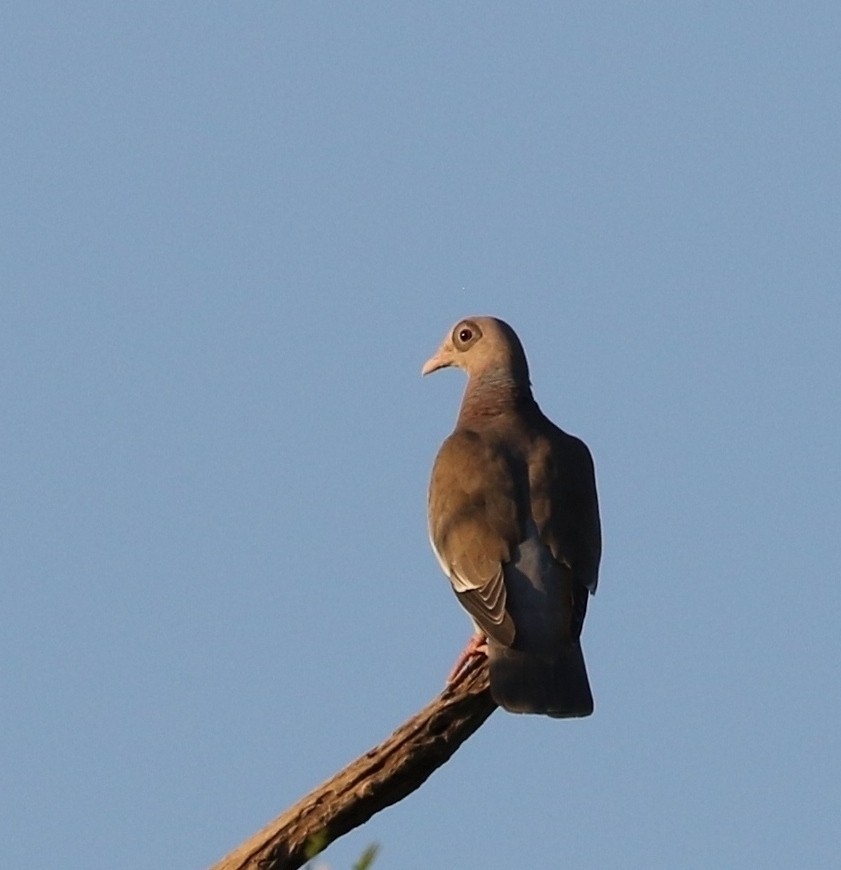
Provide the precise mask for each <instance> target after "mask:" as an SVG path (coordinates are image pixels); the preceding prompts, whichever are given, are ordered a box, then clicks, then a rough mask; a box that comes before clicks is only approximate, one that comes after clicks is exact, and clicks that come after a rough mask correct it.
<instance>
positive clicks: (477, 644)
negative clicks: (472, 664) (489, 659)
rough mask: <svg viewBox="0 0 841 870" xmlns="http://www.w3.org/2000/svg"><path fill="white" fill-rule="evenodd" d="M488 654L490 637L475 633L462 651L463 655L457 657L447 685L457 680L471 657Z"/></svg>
mask: <svg viewBox="0 0 841 870" xmlns="http://www.w3.org/2000/svg"><path fill="white" fill-rule="evenodd" d="M487 654H488V639H487V638H486V637H485V635H483V634H474V635H473V636H472V637H471V638H470V640H469V641H468V643H467V646H466V647H465V648H464V649H463V650H462V651H461V655H460V656H459V657H458V659H456V663H455V664H454V665H453V669H452V670H451V671H450V675H449V676H448V677H447V685H448V686H449V685H450V683H453V682H455V680H456V678H457V677H458V676H459V674H460V673H461V672H462V671H463V670H464V669H465V668H466V667H467V664H468V662H469V661H470V660H471V659H476V658H480V657H481V656H486V655H487Z"/></svg>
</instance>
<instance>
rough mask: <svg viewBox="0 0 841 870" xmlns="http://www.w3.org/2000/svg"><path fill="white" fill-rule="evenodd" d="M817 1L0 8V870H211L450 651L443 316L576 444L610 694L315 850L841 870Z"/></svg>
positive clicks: (596, 631)
mask: <svg viewBox="0 0 841 870" xmlns="http://www.w3.org/2000/svg"><path fill="white" fill-rule="evenodd" d="M839 40H841V7H839V6H838V5H837V4H836V3H829V2H826V3H807V4H805V5H802V4H801V5H795V4H785V3H773V2H772V3H766V4H749V3H735V4H734V3H726V4H725V3H712V4H694V3H693V4H688V3H687V4H674V3H647V4H636V5H633V4H625V3H597V4H593V3H564V4H554V5H553V4H544V3H518V4H479V3H459V4H452V3H426V4H414V3H413V4H408V3H384V2H361V3H355V4H342V3H301V2H288V3H287V2H272V3H219V2H205V3H182V4H175V5H173V4H171V3H141V4H113V3H103V2H87V3H77V4H67V3H50V2H38V0H33V2H28V3H22V2H10V3H7V4H5V5H4V7H3V10H2V11H0V75H1V76H2V87H0V108H2V117H3V119H4V120H3V124H2V125H0V143H1V144H2V154H3V160H2V164H1V165H0V252H1V253H0V402H2V407H3V409H4V413H3V414H2V417H0V444H2V451H0V524H2V534H0V565H2V569H1V570H2V574H3V578H2V583H0V656H2V661H3V663H4V664H3V667H2V668H0V693H2V697H3V699H4V700H3V704H2V705H0V731H2V733H3V740H2V741H0V773H1V775H2V781H3V788H2V790H0V831H2V837H0V865H2V866H7V867H16V866H23V865H24V864H26V863H28V862H30V861H31V858H32V855H33V854H35V855H38V856H40V858H41V859H42V860H43V861H45V862H46V863H48V864H50V863H52V864H56V863H60V864H61V865H62V866H65V867H85V868H99V867H102V868H106V867H113V866H114V864H115V863H116V864H119V865H120V866H121V867H124V868H138V870H139V868H144V870H145V868H148V867H173V868H201V867H205V866H207V865H209V864H211V863H212V862H213V861H215V860H216V859H218V858H219V857H221V855H223V854H224V853H225V852H227V851H228V850H229V849H231V848H232V847H234V846H235V845H236V844H238V843H239V842H240V841H241V840H242V839H244V838H245V837H246V836H248V835H249V834H251V833H252V832H253V831H255V830H256V829H257V828H259V827H260V826H262V825H263V824H264V823H265V822H266V821H268V820H269V819H270V818H272V817H274V816H275V815H277V814H278V813H279V812H281V811H282V810H283V809H285V808H286V807H287V806H288V805H289V804H291V803H292V802H293V801H295V800H296V799H297V798H298V797H300V796H301V795H302V794H303V793H304V792H306V791H307V790H309V789H310V788H312V787H314V786H316V785H317V784H318V783H320V782H321V781H322V780H324V779H325V778H326V777H328V776H329V775H331V774H332V773H333V772H335V771H336V770H338V769H339V768H340V767H342V766H343V765H344V764H345V763H347V762H348V761H350V760H351V759H353V758H354V757H356V756H357V755H358V754H360V753H361V752H363V751H365V750H366V749H368V748H369V747H370V746H372V745H373V744H375V743H377V742H379V741H380V740H381V739H383V738H385V737H386V736H387V735H388V734H389V733H390V732H391V731H392V729H393V728H395V727H396V726H397V725H399V724H400V723H401V722H402V721H403V720H404V719H405V718H406V717H407V716H409V715H410V714H411V713H413V712H414V711H416V710H417V709H419V708H420V707H421V706H422V705H423V704H424V703H425V702H426V701H428V700H429V699H430V698H432V697H433V696H434V695H435V694H436V693H437V691H438V690H439V689H440V688H441V685H442V683H443V680H444V677H445V675H446V673H447V672H448V669H449V667H450V666H451V664H452V662H453V660H454V658H455V656H456V654H457V653H458V651H459V650H460V649H461V647H462V645H463V644H464V642H465V641H466V639H467V637H468V635H469V631H470V629H469V624H468V621H467V619H466V617H465V616H464V614H463V613H462V612H461V611H460V610H459V608H458V605H457V603H456V601H455V600H454V599H453V596H452V594H451V593H450V591H449V589H448V587H447V583H446V581H445V580H444V578H443V576H442V575H441V574H440V571H439V568H438V566H437V564H436V562H435V559H434V557H433V555H432V553H431V551H430V549H429V546H428V542H427V536H426V519H425V497H426V485H427V480H428V474H429V469H430V467H431V463H432V459H433V457H434V455H435V452H436V450H437V448H438V445H439V443H440V442H441V440H442V439H443V438H444V437H445V436H446V435H447V434H448V432H449V431H450V429H451V427H452V425H453V422H454V419H455V415H456V412H457V407H458V402H459V398H460V395H461V390H462V388H463V381H462V379H461V376H460V374H458V373H454V372H444V373H441V374H438V375H436V376H434V377H433V378H429V379H425V380H421V378H420V366H421V364H422V363H423V361H424V360H425V359H426V358H427V357H428V356H429V355H430V354H431V353H432V351H433V350H434V349H435V348H436V347H437V345H438V343H439V342H440V340H441V339H442V337H443V336H444V334H445V332H446V331H447V330H448V329H449V327H450V326H451V325H452V323H453V322H454V321H455V320H457V319H458V318H459V317H461V316H463V315H467V314H477V313H489V314H496V315H498V316H501V317H504V318H505V319H507V320H508V321H509V322H510V323H511V324H512V325H513V326H514V327H515V328H516V329H517V331H518V332H519V334H520V336H521V338H522V340H523V342H524V344H525V347H526V350H527V353H528V356H529V359H530V362H531V367H532V380H533V383H534V389H535V394H536V396H537V398H538V401H539V402H540V403H541V406H542V407H543V409H544V411H546V413H547V414H549V416H551V417H552V418H553V419H554V420H555V421H556V422H557V423H558V424H559V425H561V426H562V427H564V428H565V429H567V430H568V431H571V432H574V433H575V434H578V435H580V436H581V437H583V438H584V439H585V440H586V441H587V443H588V444H589V445H590V447H591V449H592V451H593V453H594V456H595V459H596V465H597V471H598V479H599V487H600V495H601V501H602V517H603V524H604V531H605V555H604V560H603V568H602V574H601V585H600V587H599V593H598V595H597V596H596V598H595V600H594V601H593V602H592V605H591V608H590V613H589V616H588V622H587V625H586V628H585V635H584V646H585V652H586V656H587V661H588V666H589V670H590V676H591V681H592V685H593V690H594V694H595V699H596V713H595V715H594V716H593V717H591V718H590V719H585V720H581V721H561V722H558V721H554V720H550V719H548V718H545V717H518V716H513V715H506V714H503V713H502V712H498V713H495V714H494V715H493V716H492V717H491V719H490V720H489V721H488V722H487V723H486V725H485V726H484V727H483V728H482V729H481V730H480V731H479V732H478V733H477V734H476V735H475V736H474V737H473V738H472V739H471V740H470V741H469V742H468V743H467V744H466V745H465V746H464V747H463V748H462V749H461V751H460V752H459V753H458V754H457V755H456V756H455V757H454V759H453V760H452V761H451V762H450V763H449V764H447V765H446V766H445V767H444V768H443V769H441V770H440V771H439V772H437V773H436V774H435V775H434V776H433V777H432V778H431V779H430V780H429V781H428V782H427V783H426V784H425V785H424V786H423V787H422V788H421V790H420V791H418V792H416V793H415V794H413V795H411V796H410V797H408V798H407V799H405V800H404V801H402V802H401V803H400V804H398V805H397V806H395V807H393V808H391V809H389V810H387V811H386V812H384V813H382V814H381V815H379V816H376V817H375V818H374V819H373V820H372V821H371V822H370V823H369V824H368V825H366V826H365V827H364V828H362V829H360V830H358V831H357V832H355V833H353V834H352V835H349V836H348V837H346V838H345V839H343V840H341V841H340V842H339V843H337V844H335V845H334V846H333V847H332V848H331V849H329V850H328V852H327V853H325V855H324V856H323V858H322V859H321V862H322V864H323V865H324V866H329V867H330V868H331V870H343V868H347V867H349V866H350V865H351V863H352V861H353V859H354V858H355V857H357V856H358V855H359V854H360V853H361V851H362V849H363V848H364V846H365V845H366V844H368V843H369V842H372V841H377V842H380V843H381V844H382V852H381V856H380V858H379V859H378V862H377V867H381V868H382V870H388V868H399V870H424V868H429V867H439V868H444V867H458V868H465V870H467V868H472V867H482V868H485V870H510V868H512V867H523V866H529V867H536V868H541V867H565V866H576V867H579V868H599V870H603V868H661V867H662V868H673V867H677V866H680V867H688V868H692V867H698V868H707V867H745V866H761V867H793V866H810V867H829V866H834V862H835V861H837V837H838V834H837V827H838V815H839V807H841V784H840V783H841V762H840V761H839V757H841V737H839V728H838V722H839V721H840V720H841V689H839V678H838V665H839V640H838V629H837V621H838V613H839V611H841V591H839V590H840V589H841V583H839V573H840V571H841V535H840V534H839V518H841V499H839V491H841V461H839V445H838V433H839V429H841V390H839V362H840V361H841V352H839V347H841V291H840V290H839V276H841V245H840V244H839V242H841V205H839V203H841V168H840V167H841V161H839V154H841V108H839V106H841V89H839V81H841V55H839V51H838V45H839Z"/></svg>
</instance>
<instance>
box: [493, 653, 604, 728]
mask: <svg viewBox="0 0 841 870" xmlns="http://www.w3.org/2000/svg"><path fill="white" fill-rule="evenodd" d="M488 664H489V669H490V677H491V695H492V696H493V699H494V701H496V703H497V704H499V706H500V707H504V708H505V709H506V710H509V711H510V712H512V713H545V714H546V715H548V716H554V717H556V718H558V719H563V718H568V717H571V716H589V715H590V714H591V713H592V712H593V695H592V694H591V692H590V681H589V680H588V679H587V668H586V666H585V665H584V654H583V653H582V652H581V644H580V643H575V644H572V645H571V646H569V647H567V649H566V650H565V651H564V652H563V653H562V654H561V655H560V656H549V655H543V654H539V653H534V652H521V651H519V650H515V649H511V648H510V647H504V646H501V645H500V644H498V643H495V642H494V641H493V640H490V641H489V642H488Z"/></svg>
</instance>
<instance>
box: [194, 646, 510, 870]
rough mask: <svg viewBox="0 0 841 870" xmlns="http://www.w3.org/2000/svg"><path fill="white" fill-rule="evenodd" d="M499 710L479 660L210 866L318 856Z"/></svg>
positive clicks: (290, 862) (280, 867)
mask: <svg viewBox="0 0 841 870" xmlns="http://www.w3.org/2000/svg"><path fill="white" fill-rule="evenodd" d="M495 709H496V704H494V702H493V700H492V698H491V695H490V691H489V689H488V670H487V661H486V660H485V659H484V658H481V659H478V660H476V659H473V660H471V661H470V662H469V664H468V666H467V667H466V668H465V669H464V670H463V671H462V672H461V673H460V674H459V676H458V677H457V678H456V680H455V681H454V682H453V683H451V684H450V685H449V686H447V688H445V689H444V691H443V692H442V693H441V694H440V695H439V696H438V697H437V698H435V699H434V700H433V701H432V702H430V703H429V704H427V706H426V707H424V708H423V710H421V711H420V712H419V713H416V714H415V715H414V716H412V718H411V719H409V720H408V721H406V722H405V723H404V724H403V725H401V726H400V727H399V728H398V729H397V730H396V731H395V732H394V733H393V734H392V735H391V737H389V738H388V739H387V740H385V741H384V742H383V743H381V744H380V745H379V746H376V747H374V749H371V750H370V751H368V752H366V753H365V754H364V755H363V756H361V757H360V758H357V759H356V761H353V762H351V763H350V764H349V765H348V766H347V767H346V768H345V769H344V770H340V771H339V772H338V773H337V774H336V775H335V776H333V777H332V778H331V779H329V780H327V782H325V783H323V784H322V785H320V786H319V787H318V788H317V789H315V790H314V791H311V792H310V793H309V794H308V795H307V796H306V797H304V798H302V799H301V800H300V801H298V803H297V804H295V805H294V806H293V807H290V808H289V809H288V810H287V811H286V812H285V813H283V814H282V815H280V816H278V818H276V819H275V820H274V821H273V822H271V823H270V824H268V825H267V826H266V827H265V828H263V830H262V831H259V832H258V833H256V834H254V836H252V837H250V838H249V839H248V840H246V841H245V842H244V843H242V845H240V846H238V847H237V848H236V849H234V851H233V852H231V853H230V854H229V855H227V856H226V857H225V858H223V859H222V860H221V861H219V863H218V864H215V865H214V866H213V867H212V868H211V870H296V868H298V867H300V866H301V865H302V864H304V863H305V862H306V861H307V860H308V859H309V858H311V857H313V855H312V853H311V850H312V846H313V844H318V846H320V848H325V847H326V846H327V845H328V844H329V843H331V842H332V841H334V840H336V839H338V838H339V837H341V836H342V835H343V834H346V833H347V832H348V831H351V830H353V829H354V828H355V827H357V826H358V825H361V824H364V823H365V822H367V821H368V819H370V818H371V816H373V815H374V814H375V813H378V812H379V811H380V810H382V809H385V808H386V807H388V806H391V805H392V804H394V803H397V801H399V800H402V799H403V798H404V797H406V795H408V794H411V793H412V792H413V791H414V790H415V789H416V788H419V787H420V786H421V785H422V784H423V783H424V782H425V781H426V779H427V777H429V775H430V774H431V773H432V772H433V771H435V770H437V769H438V768H439V767H440V766H441V765H442V764H444V763H445V762H446V761H448V760H449V759H450V757H451V756H452V755H453V753H454V752H455V751H456V750H457V749H458V748H459V746H461V744H462V743H464V741H465V740H467V738H468V737H470V735H471V734H473V732H474V731H476V730H477V729H478V728H479V726H480V725H481V724H482V723H483V722H484V721H485V720H486V719H487V718H488V716H490V715H491V713H493V711H494V710H495ZM317 850H318V849H317Z"/></svg>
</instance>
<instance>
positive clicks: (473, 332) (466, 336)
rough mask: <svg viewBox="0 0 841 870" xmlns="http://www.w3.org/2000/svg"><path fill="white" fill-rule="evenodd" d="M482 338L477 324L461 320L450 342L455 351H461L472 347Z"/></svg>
mask: <svg viewBox="0 0 841 870" xmlns="http://www.w3.org/2000/svg"><path fill="white" fill-rule="evenodd" d="M481 337H482V330H481V329H480V328H479V324H478V323H474V322H473V321H472V320H462V322H461V323H459V324H458V325H457V326H456V327H455V328H454V329H453V337H452V342H453V345H454V346H455V348H456V350H459V351H463V350H467V349H468V348H469V347H472V346H473V345H474V344H475V343H476V342H477V341H478V340H479V339H480V338H481Z"/></svg>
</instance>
